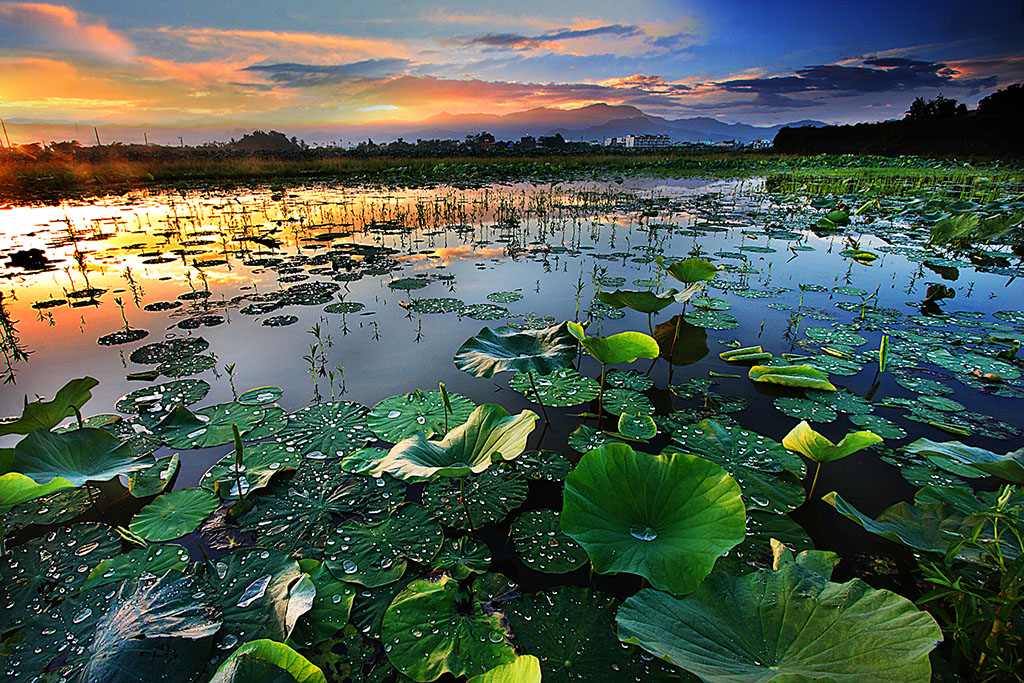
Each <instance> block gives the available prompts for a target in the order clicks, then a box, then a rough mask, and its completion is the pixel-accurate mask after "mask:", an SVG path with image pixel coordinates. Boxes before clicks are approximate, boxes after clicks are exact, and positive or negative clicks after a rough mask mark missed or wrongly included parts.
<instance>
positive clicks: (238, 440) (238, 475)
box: [231, 424, 245, 500]
mask: <svg viewBox="0 0 1024 683" xmlns="http://www.w3.org/2000/svg"><path fill="white" fill-rule="evenodd" d="M231 432H232V434H233V435H234V437H235V467H234V470H235V488H236V489H238V500H244V499H245V492H244V491H242V462H243V461H242V436H241V434H239V433H238V425H236V424H232V425H231Z"/></svg>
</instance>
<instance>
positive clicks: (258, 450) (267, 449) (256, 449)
mask: <svg viewBox="0 0 1024 683" xmlns="http://www.w3.org/2000/svg"><path fill="white" fill-rule="evenodd" d="M301 462H302V457H301V456H300V455H299V454H298V453H296V452H295V449H294V448H289V447H288V446H285V445H284V444H280V443H258V444H250V445H248V446H245V447H244V448H243V449H242V464H241V466H238V465H236V464H235V454H234V453H233V452H232V453H228V454H227V455H225V456H224V457H223V458H221V459H220V460H219V461H217V463H216V464H215V465H214V466H213V467H211V468H210V469H209V470H207V472H206V474H204V475H203V477H202V479H200V480H199V485H200V486H202V487H203V488H204V489H208V490H210V491H213V492H214V493H219V494H220V496H221V498H239V497H244V496H245V495H246V494H248V493H249V491H254V490H256V489H261V488H263V487H265V486H267V485H268V484H270V480H271V478H273V477H274V475H276V474H279V473H281V472H288V471H291V470H294V469H296V468H297V467H299V465H300V464H301ZM239 485H241V487H242V490H241V491H239V490H238V487H239Z"/></svg>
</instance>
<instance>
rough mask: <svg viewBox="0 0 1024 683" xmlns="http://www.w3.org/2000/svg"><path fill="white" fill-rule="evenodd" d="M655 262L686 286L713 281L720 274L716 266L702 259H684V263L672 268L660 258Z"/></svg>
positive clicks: (681, 262) (674, 265)
mask: <svg viewBox="0 0 1024 683" xmlns="http://www.w3.org/2000/svg"><path fill="white" fill-rule="evenodd" d="M654 261H655V263H657V264H658V265H659V266H661V267H662V268H664V269H665V271H666V272H667V273H668V274H669V275H671V276H672V277H674V278H675V279H676V280H679V281H680V282H682V283H684V284H692V283H696V282H704V281H707V280H712V279H714V277H715V274H716V273H717V272H718V268H717V267H715V264H713V263H711V261H708V260H707V259H702V258H688V259H683V260H682V261H676V262H675V263H673V264H672V265H671V266H666V265H665V263H664V262H663V261H662V258H661V257H660V256H659V257H657V258H656V259H654Z"/></svg>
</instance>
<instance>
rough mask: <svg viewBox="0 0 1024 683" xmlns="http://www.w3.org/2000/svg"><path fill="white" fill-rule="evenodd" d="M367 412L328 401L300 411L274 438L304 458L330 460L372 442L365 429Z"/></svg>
mask: <svg viewBox="0 0 1024 683" xmlns="http://www.w3.org/2000/svg"><path fill="white" fill-rule="evenodd" d="M369 412H370V409H369V408H367V407H366V406H362V405H359V404H358V403H349V402H347V401H328V402H325V403H314V404H312V405H308V406H306V407H305V408H300V409H299V410H297V411H295V412H294V413H292V414H290V415H289V416H288V426H286V427H285V428H284V429H283V430H281V431H280V432H278V434H277V436H276V438H277V440H278V441H280V442H282V443H284V444H285V445H286V446H293V447H295V448H298V449H299V450H300V451H301V452H302V454H303V455H304V456H306V457H307V458H314V459H320V458H333V457H335V456H338V455H345V454H346V453H350V452H352V451H355V450H358V449H360V448H362V447H363V446H365V445H366V444H367V443H368V442H370V441H372V440H373V438H374V437H373V432H371V431H370V428H369V427H367V426H366V416H367V415H368V414H369Z"/></svg>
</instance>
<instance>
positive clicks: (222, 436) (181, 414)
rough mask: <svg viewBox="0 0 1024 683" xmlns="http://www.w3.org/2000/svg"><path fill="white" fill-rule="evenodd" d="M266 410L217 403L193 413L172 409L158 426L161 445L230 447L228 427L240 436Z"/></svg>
mask: <svg viewBox="0 0 1024 683" xmlns="http://www.w3.org/2000/svg"><path fill="white" fill-rule="evenodd" d="M265 415H266V410H265V409H264V408H262V407H260V406H246V405H242V404H241V403H221V404H219V405H215V406H209V407H207V408H200V409H199V410H197V411H195V412H194V413H193V412H192V411H190V410H189V409H188V408H185V407H184V406H177V407H176V408H174V409H173V410H172V411H171V412H170V413H169V414H168V416H167V417H166V418H164V420H163V421H161V422H160V424H159V425H158V431H159V434H160V436H161V438H163V440H164V442H165V443H166V444H167V445H168V446H170V447H171V448H210V447H213V446H221V445H223V444H226V443H230V442H231V441H232V439H233V438H234V437H233V436H232V434H233V433H232V426H233V425H234V426H237V427H238V431H239V432H240V433H241V434H246V433H247V432H249V431H251V430H252V429H253V428H255V427H256V426H257V425H258V424H259V423H260V421H261V420H262V419H263V417H264V416H265Z"/></svg>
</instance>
